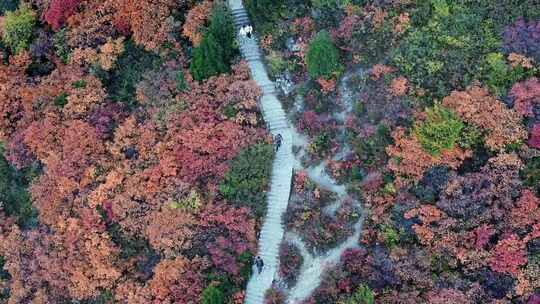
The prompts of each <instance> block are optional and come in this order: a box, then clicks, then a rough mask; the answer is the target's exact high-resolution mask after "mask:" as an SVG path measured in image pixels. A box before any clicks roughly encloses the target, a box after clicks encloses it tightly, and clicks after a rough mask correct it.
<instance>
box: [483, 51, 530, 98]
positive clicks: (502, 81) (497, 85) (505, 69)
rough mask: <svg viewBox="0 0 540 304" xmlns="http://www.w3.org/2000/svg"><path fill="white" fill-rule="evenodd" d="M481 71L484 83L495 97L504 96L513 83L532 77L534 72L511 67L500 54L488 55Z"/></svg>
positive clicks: (519, 67)
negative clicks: (482, 71)
mask: <svg viewBox="0 0 540 304" xmlns="http://www.w3.org/2000/svg"><path fill="white" fill-rule="evenodd" d="M483 69H484V74H485V75H484V77H485V78H484V79H483V80H484V83H485V84H486V85H487V86H488V87H489V89H490V91H491V92H492V93H493V94H494V95H495V96H503V95H506V92H507V90H508V89H509V88H510V86H512V84H513V83H515V82H517V81H519V80H521V79H524V78H527V77H529V76H532V75H533V74H534V72H535V71H534V69H529V70H525V69H524V68H523V67H521V66H516V67H511V66H510V65H508V64H507V63H506V60H505V59H504V56H503V54H501V53H490V54H488V55H487V56H486V60H485V62H484V63H483Z"/></svg>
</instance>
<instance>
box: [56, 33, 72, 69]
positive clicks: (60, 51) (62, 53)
mask: <svg viewBox="0 0 540 304" xmlns="http://www.w3.org/2000/svg"><path fill="white" fill-rule="evenodd" d="M53 46H54V53H55V54H56V56H58V57H60V59H62V61H63V62H64V63H67V62H68V60H69V55H70V54H71V49H70V47H69V45H68V44H67V41H66V29H61V30H59V31H58V32H56V33H54V35H53Z"/></svg>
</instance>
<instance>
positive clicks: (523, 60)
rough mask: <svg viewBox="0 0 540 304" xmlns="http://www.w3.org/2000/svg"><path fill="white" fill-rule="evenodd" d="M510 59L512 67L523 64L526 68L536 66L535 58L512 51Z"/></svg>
mask: <svg viewBox="0 0 540 304" xmlns="http://www.w3.org/2000/svg"><path fill="white" fill-rule="evenodd" d="M508 61H509V62H510V65H511V66H512V67H518V66H521V67H522V68H525V69H532V68H534V59H533V58H529V57H526V56H523V55H521V54H516V53H510V54H509V55H508Z"/></svg>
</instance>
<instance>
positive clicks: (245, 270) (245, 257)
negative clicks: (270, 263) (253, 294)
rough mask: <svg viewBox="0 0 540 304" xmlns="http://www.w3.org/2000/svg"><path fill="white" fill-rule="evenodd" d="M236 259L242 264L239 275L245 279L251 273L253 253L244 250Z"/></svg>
mask: <svg viewBox="0 0 540 304" xmlns="http://www.w3.org/2000/svg"><path fill="white" fill-rule="evenodd" d="M237 261H238V263H239V264H240V265H242V267H241V268H240V277H242V278H243V279H244V280H246V281H247V280H248V279H249V276H250V275H251V269H252V266H253V265H252V262H253V254H252V253H251V252H249V251H244V252H242V254H240V255H239V256H238V258H237Z"/></svg>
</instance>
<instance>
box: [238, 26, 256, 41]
mask: <svg viewBox="0 0 540 304" xmlns="http://www.w3.org/2000/svg"><path fill="white" fill-rule="evenodd" d="M252 32H253V27H252V26H251V25H242V27H241V28H240V37H248V38H250V39H251V33H252Z"/></svg>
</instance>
